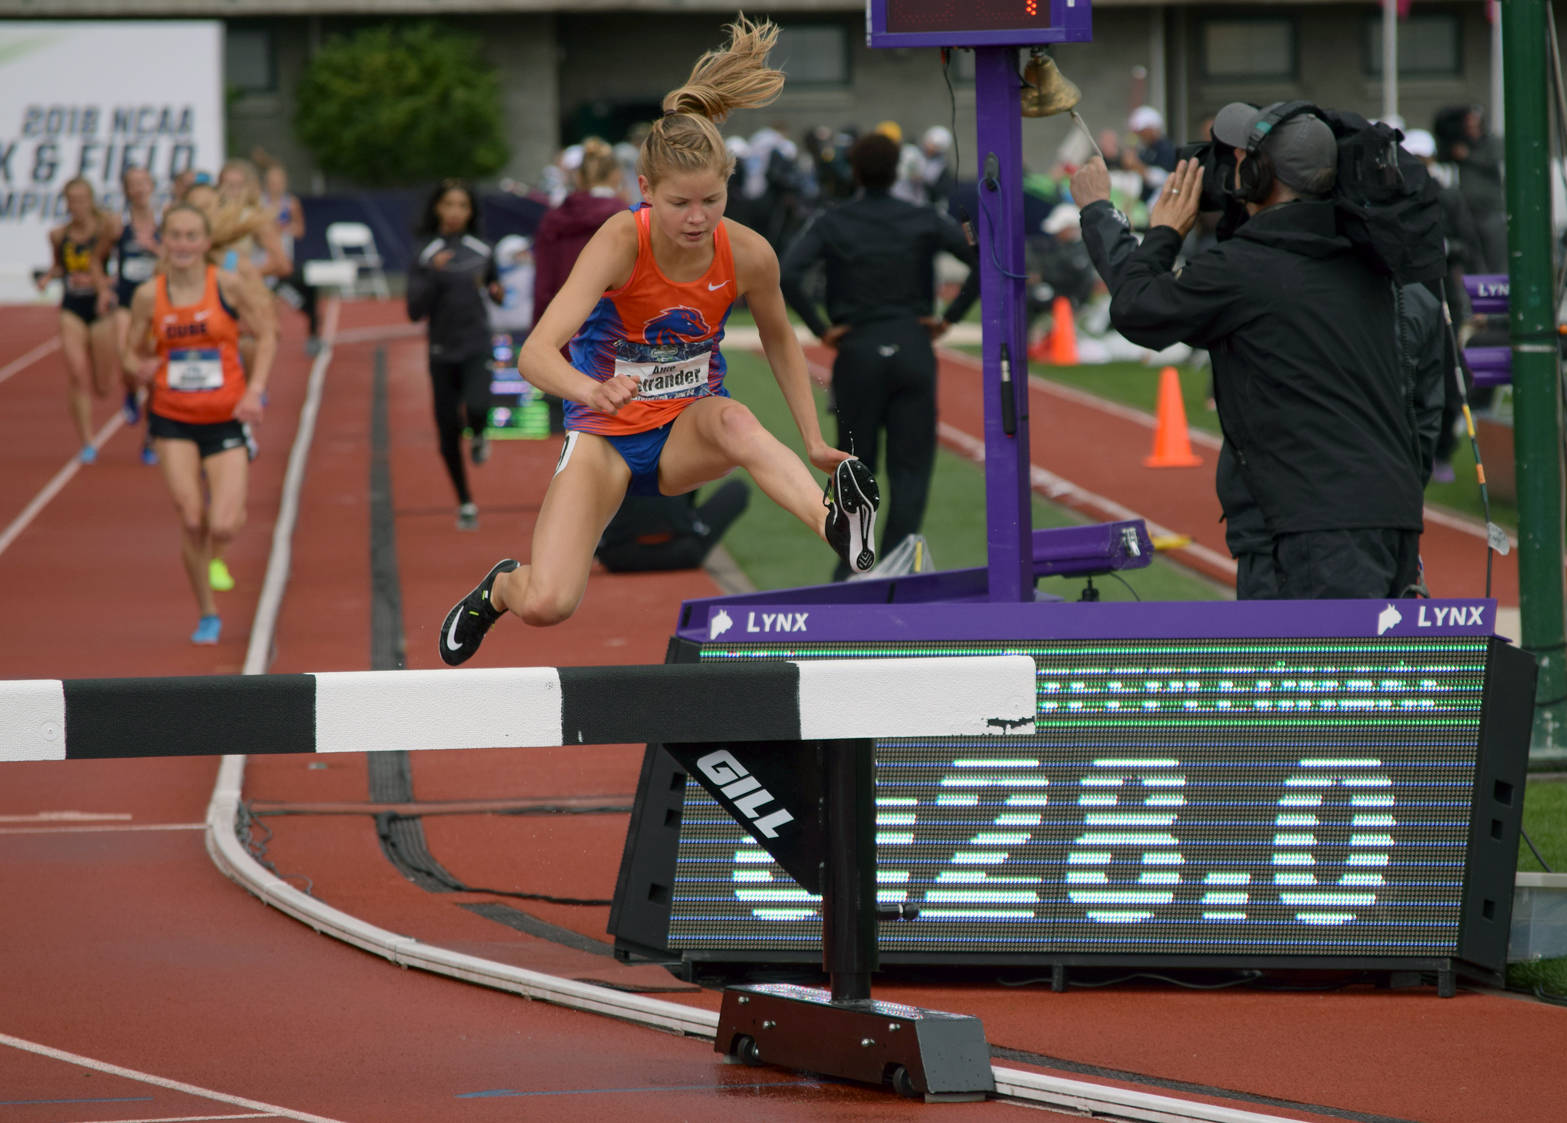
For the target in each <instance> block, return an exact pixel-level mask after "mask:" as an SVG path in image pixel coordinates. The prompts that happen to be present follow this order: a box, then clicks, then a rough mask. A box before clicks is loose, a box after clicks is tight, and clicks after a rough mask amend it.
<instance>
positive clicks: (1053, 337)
mask: <svg viewBox="0 0 1567 1123" xmlns="http://www.w3.org/2000/svg"><path fill="white" fill-rule="evenodd" d="M1049 338H1050V356H1049V359H1050V362H1051V364H1053V365H1054V366H1058V367H1075V366H1076V365H1077V321H1076V320H1075V319H1074V318H1073V316H1072V302H1071V301H1070V300H1068V299H1067V298H1066V297H1064V296H1058V297H1056V299H1055V303H1054V304H1052V305H1051V306H1050V337H1049Z"/></svg>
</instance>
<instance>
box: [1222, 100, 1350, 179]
mask: <svg viewBox="0 0 1567 1123" xmlns="http://www.w3.org/2000/svg"><path fill="white" fill-rule="evenodd" d="M1283 104H1284V103H1283V102H1280V101H1276V102H1273V103H1272V104H1270V105H1266V106H1264V107H1263V108H1261V109H1258V108H1256V107H1255V106H1252V105H1248V104H1246V103H1245V102H1243V101H1232V102H1230V104H1228V105H1226V106H1225V107H1224V108H1223V109H1221V110H1219V115H1218V116H1217V117H1215V118H1214V119H1213V139H1215V140H1217V141H1219V142H1220V143H1221V144H1228V145H1229V146H1230V147H1232V148H1245V147H1246V142H1247V140H1248V138H1249V137H1250V136H1251V133H1252V129H1253V128H1254V127H1255V126H1256V124H1257V122H1258V121H1260V120H1262V118H1263V117H1264V116H1265V115H1266V114H1267V113H1268V112H1269V111H1270V110H1273V109H1276V108H1278V107H1279V106H1281V105H1283ZM1262 146H1263V149H1264V150H1265V151H1266V152H1267V154H1268V158H1269V159H1270V160H1272V161H1273V174H1274V175H1276V176H1278V178H1279V181H1280V182H1281V183H1284V184H1286V185H1287V186H1289V187H1293V188H1294V189H1295V190H1297V191H1304V192H1308V193H1310V194H1313V195H1325V194H1327V192H1328V191H1330V190H1331V189H1332V187H1333V182H1334V180H1336V179H1337V178H1338V141H1336V140H1335V139H1334V137H1333V130H1332V129H1330V128H1328V126H1327V122H1325V121H1323V120H1322V119H1321V118H1320V117H1314V116H1312V115H1311V114H1309V113H1302V114H1300V115H1298V116H1295V117H1291V118H1290V119H1289V120H1287V121H1285V122H1284V123H1283V124H1282V125H1275V126H1274V127H1273V130H1272V131H1271V132H1270V133H1268V134H1267V135H1266V136H1265V137H1264V138H1263V142H1262Z"/></svg>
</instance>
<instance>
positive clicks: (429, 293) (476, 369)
mask: <svg viewBox="0 0 1567 1123" xmlns="http://www.w3.org/2000/svg"><path fill="white" fill-rule="evenodd" d="M418 236H419V243H418V244H419V250H418V253H417V254H416V255H415V257H414V261H413V265H412V266H411V267H410V269H409V271H408V318H409V319H411V320H423V319H426V318H428V320H429V322H430V330H429V340H430V383H431V386H432V388H433V389H434V391H435V429H436V434H437V435H438V436H439V438H440V442H441V459H442V460H443V461H444V462H445V463H446V474H447V475H448V476H450V477H451V481H452V487H453V489H455V490H456V492H457V503H458V507H457V528H458V529H459V530H476V529H477V528H478V526H479V508H478V505H477V504H476V503H474V501H473V495H472V494H471V493H470V492H469V490H468V475H467V472H466V471H465V470H464V468H463V462H462V432H463V429H464V427H466V428H468V429H469V430H470V431H471V432H472V433H473V442H472V445H471V454H472V456H473V462H474V463H475V464H483V463H484V462H485V460H486V459H488V458H489V441H488V440H487V439H486V438H485V435H484V428H485V425H486V423H487V421H488V418H489V413H490V322H489V310H488V308H487V307H486V306H485V299H486V297H488V299H490V300H493V301H495V302H496V303H497V304H498V303H500V302H501V301H502V300H503V299H504V298H505V294H504V292H503V291H502V290H501V286H500V282H499V279H498V278H497V276H496V271H495V255H494V252H493V251H492V249H491V247H490V244H489V243H488V242H486V241H485V240H484V239H483V238H481V237H480V236H479V200H478V199H477V198H476V197H475V196H474V193H473V189H472V188H470V187H469V186H468V185H467V184H466V183H464V182H462V181H461V180H457V179H446V180H442V181H441V183H440V186H438V187H437V188H436V189H435V191H434V193H433V194H431V196H430V200H429V202H428V203H426V204H425V208H424V213H423V214H422V216H421V217H420V220H419V228H418Z"/></svg>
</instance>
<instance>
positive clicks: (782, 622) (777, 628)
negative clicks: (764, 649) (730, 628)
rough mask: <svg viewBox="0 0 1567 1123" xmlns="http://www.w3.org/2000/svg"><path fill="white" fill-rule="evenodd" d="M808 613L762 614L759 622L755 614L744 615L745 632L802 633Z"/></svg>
mask: <svg viewBox="0 0 1567 1123" xmlns="http://www.w3.org/2000/svg"><path fill="white" fill-rule="evenodd" d="M810 615H811V614H810V613H809V612H764V613H762V618H761V620H760V621H758V620H757V618H756V613H754V612H747V613H746V614H745V630H746V631H748V632H803V631H805V621H806V619H807V618H808V617H809V616H810Z"/></svg>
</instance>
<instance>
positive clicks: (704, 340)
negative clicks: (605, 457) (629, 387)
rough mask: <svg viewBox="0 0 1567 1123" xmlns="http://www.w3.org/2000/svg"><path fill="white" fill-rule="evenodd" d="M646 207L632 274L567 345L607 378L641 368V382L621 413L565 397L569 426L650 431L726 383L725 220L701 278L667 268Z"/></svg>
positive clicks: (583, 364)
mask: <svg viewBox="0 0 1567 1123" xmlns="http://www.w3.org/2000/svg"><path fill="white" fill-rule="evenodd" d="M651 215H652V211H651V210H650V209H649V208H647V207H645V206H644V207H642V208H640V209H638V210H637V211H636V212H635V217H636V221H637V263H636V265H635V266H634V267H633V268H632V270H631V278H630V279H629V280H628V281H627V282H626V283H625V284H624V285H623V286H621V287H620V288H618V289H611V290H610V291H608V292H606V293H605V294H604V295H603V297H601V298H600V300H599V302H598V304H597V305H595V306H594V308H593V311H592V312H591V313H590V314H589V315H588V318H587V319H586V320H585V321H583V324H582V327H581V329H580V330H578V332H577V334H576V335H575V336H573V337H572V340H571V343H570V344H569V345H568V354H569V355H570V357H571V365H572V366H574V367H576V368H577V369H578V370H580V371H581V372H582V373H583V374H586V375H587V376H589V377H590V378H595V379H597V380H598V381H600V382H604V381H607V380H608V379H609V378H611V377H613V376H614V375H616V374H626V375H637V376H638V377H640V378H641V380H642V382H641V385H642V388H641V391H640V392H639V393H638V394H637V396H636V397H635V398H633V399H632V400H631V401H629V402H627V403H626V404H625V405H624V406H622V407H621V410H620V412H619V413H617V414H615V415H614V416H610V415H608V414H604V413H600V412H598V411H597V410H594V409H590V408H588V407H587V406H585V405H583V404H582V403H581V402H567V403H566V428H567V429H573V430H578V431H580V432H584V433H598V434H602V435H605V436H616V435H623V434H630V433H645V432H647V431H648V430H649V429H657V428H658V427H659V426H661V425H665V424H667V423H668V422H670V421H673V420H674V419H675V417H676V416H677V415H678V414H679V413H680V411H681V410H683V409H684V408H685V407H686V406H688V405H690V404H691V403H692V402H694V401H696V400H697V399H699V398H705V397H709V396H711V395H714V394H718V395H725V396H727V394H728V391H727V390H725V389H724V370H725V365H724V356H723V353H722V352H721V351H720V350H719V343H720V341H721V340H722V339H723V338H724V324H725V322H726V321H727V320H728V319H729V310H730V308H731V307H733V305H734V299H735V288H736V286H737V285H738V282H737V281H736V279H735V259H734V253H733V251H732V250H731V248H730V245H729V231H728V230H727V229H726V228H725V227H724V224H723V222H721V221H720V222H719V224H718V226H717V227H715V228H714V230H713V262H712V264H711V265H709V266H708V268H707V272H706V273H704V274H702V276H700V277H698V278H696V279H695V280H694V281H690V282H687V283H680V282H677V281H671V280H670V279H669V278H668V277H666V276H664V274H663V272H662V271H661V270H660V269H659V267H658V263H657V262H656V261H655V260H654V258H653V244H652V240H651V232H650V227H649V225H648V223H649V221H650V217H651Z"/></svg>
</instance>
